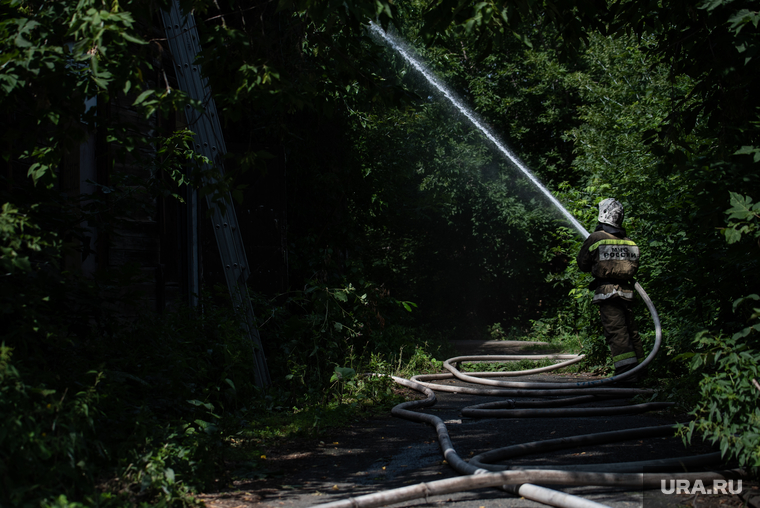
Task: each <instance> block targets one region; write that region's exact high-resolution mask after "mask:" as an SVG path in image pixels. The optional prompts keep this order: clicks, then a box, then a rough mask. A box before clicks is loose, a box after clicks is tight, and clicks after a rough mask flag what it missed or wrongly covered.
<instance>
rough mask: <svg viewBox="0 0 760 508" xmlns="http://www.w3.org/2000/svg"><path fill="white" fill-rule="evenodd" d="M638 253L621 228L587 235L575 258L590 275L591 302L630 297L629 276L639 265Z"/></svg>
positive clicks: (637, 249)
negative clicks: (614, 232)
mask: <svg viewBox="0 0 760 508" xmlns="http://www.w3.org/2000/svg"><path fill="white" fill-rule="evenodd" d="M639 256H640V252H639V247H638V246H637V245H636V244H635V243H634V242H633V241H631V239H630V238H627V237H626V236H625V233H624V232H622V231H621V233H620V234H618V235H615V234H612V233H608V232H606V231H604V230H601V229H599V230H597V231H594V232H593V233H591V235H589V237H588V238H587V239H586V241H585V242H583V247H581V251H580V252H579V253H578V257H577V259H576V261H577V263H578V267H579V268H580V269H581V271H583V272H591V275H593V276H594V282H593V283H592V288H593V289H595V291H594V299H593V303H597V304H598V303H601V302H603V301H604V300H608V299H610V298H622V299H624V300H633V285H632V284H631V279H633V276H634V275H636V272H637V270H638V268H639Z"/></svg>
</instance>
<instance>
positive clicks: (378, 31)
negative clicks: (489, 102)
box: [369, 21, 589, 238]
mask: <svg viewBox="0 0 760 508" xmlns="http://www.w3.org/2000/svg"><path fill="white" fill-rule="evenodd" d="M369 29H370V32H372V33H373V34H374V35H376V36H377V37H380V38H381V39H382V40H383V41H385V42H386V43H387V44H388V45H389V46H390V47H391V48H393V49H394V50H395V51H396V52H397V53H398V54H399V55H401V56H402V57H403V58H404V60H406V61H407V63H408V64H409V65H411V66H412V67H414V68H415V69H416V70H417V72H419V73H420V74H422V76H424V78H425V80H427V82H428V83H430V84H431V85H432V86H433V87H434V88H435V89H436V90H438V91H439V92H440V93H441V94H442V95H443V96H444V97H446V99H447V100H448V101H449V102H450V103H451V104H452V105H453V106H454V107H455V108H457V110H458V111H459V112H460V113H462V115H464V116H465V118H467V119H468V120H469V121H470V123H472V125H474V126H475V128H476V129H478V130H479V131H480V132H481V134H483V136H485V137H486V139H488V141H490V142H491V143H492V144H493V145H494V146H495V147H496V149H497V150H499V152H500V153H501V154H502V155H503V156H504V157H506V158H507V160H509V161H510V162H511V163H512V164H514V165H515V167H517V169H519V170H520V171H521V172H522V173H523V174H524V175H525V176H526V177H527V178H528V180H530V181H531V183H533V185H535V186H536V188H538V190H540V191H541V193H542V194H543V195H544V196H546V198H547V199H549V201H551V203H552V204H553V205H554V206H555V207H557V209H558V210H559V211H560V212H561V213H562V215H563V216H564V217H565V218H566V219H567V220H568V222H570V224H572V225H573V227H574V228H575V229H576V230H577V231H578V233H580V235H581V236H582V237H583V238H586V237H587V236H588V235H589V233H588V231H586V228H584V227H583V226H582V225H581V223H580V222H578V220H577V219H576V218H575V217H573V215H572V214H571V213H570V212H568V211H567V209H566V208H565V207H564V206H562V203H560V202H559V200H558V199H557V198H556V197H554V195H553V194H552V193H551V192H550V191H549V189H547V188H546V187H545V186H544V185H543V184H542V183H541V181H540V180H539V179H538V178H536V176H535V175H534V174H533V173H532V172H531V171H530V169H528V167H527V166H526V165H525V164H524V163H523V162H522V161H521V160H520V159H519V158H518V157H517V155H515V154H514V153H513V152H512V151H511V150H510V149H509V148H507V145H506V144H505V143H504V142H503V141H501V140H499V138H498V137H497V136H496V135H495V134H494V133H493V132H492V131H491V129H489V128H488V127H487V126H486V125H484V124H483V122H482V121H481V120H480V119H479V118H478V117H477V115H476V114H475V112H474V111H472V110H471V109H470V108H468V107H467V106H465V105H464V103H462V101H461V100H459V98H457V96H456V95H454V94H453V93H452V92H451V91H450V90H449V89H448V88H447V87H446V86H445V85H444V84H443V83H441V82H440V81H439V80H438V79H437V78H436V77H435V76H434V75H433V74H432V73H431V72H430V71H429V70H428V69H427V68H426V67H425V66H424V65H423V64H422V63H421V62H420V61H419V60H417V59H416V58H415V57H414V56H412V55H411V54H410V53H409V52H408V51H407V50H406V48H405V47H404V45H403V44H402V43H401V41H399V40H398V39H397V38H396V37H394V36H393V35H391V34H389V33H387V32H386V31H385V30H383V29H382V28H381V27H379V26H378V25H376V24H375V23H372V22H371V21H370V24H369Z"/></svg>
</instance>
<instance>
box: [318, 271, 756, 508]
mask: <svg viewBox="0 0 760 508" xmlns="http://www.w3.org/2000/svg"><path fill="white" fill-rule="evenodd" d="M635 288H636V291H637V292H638V293H639V295H641V297H642V299H643V300H644V303H645V304H646V306H647V308H648V309H649V312H650V314H651V316H652V319H653V321H654V326H655V342H654V346H653V347H652V351H651V352H650V353H649V355H648V356H647V357H646V358H645V359H644V360H643V361H642V362H641V363H640V364H639V365H638V366H636V367H635V368H633V369H631V370H630V371H628V372H625V373H623V374H620V375H618V376H613V377H610V378H606V379H599V380H593V381H583V382H578V383H546V382H519V381H504V380H496V379H489V378H493V377H508V376H515V375H527V374H537V373H540V372H547V371H550V370H555V369H559V368H562V367H566V366H568V365H571V364H573V363H576V362H579V361H581V360H582V359H583V355H536V356H520V355H505V356H460V357H456V358H451V359H449V360H446V362H444V367H445V368H446V370H448V371H449V372H447V373H442V374H426V375H419V376H414V377H413V378H412V379H411V380H409V379H404V378H400V377H396V376H392V377H393V380H394V381H395V382H396V383H398V384H400V385H402V386H405V387H408V388H411V389H412V390H415V391H418V392H420V393H421V394H423V395H425V398H424V399H421V400H414V401H409V402H403V403H401V404H399V405H397V406H395V407H394V408H393V409H392V411H391V414H393V415H394V416H397V417H399V418H404V419H406V420H410V421H414V422H421V423H426V424H428V425H431V426H432V427H434V428H435V430H436V433H437V435H438V442H439V444H440V446H441V451H442V452H443V456H444V458H445V459H446V461H447V462H448V464H449V465H450V466H451V467H452V468H454V470H455V471H457V472H458V473H460V474H462V475H465V476H460V477H457V478H449V479H445V480H438V481H433V482H427V483H420V484H418V485H412V486H408V487H403V488H399V489H393V490H388V491H383V492H377V493H374V494H367V495H364V496H359V497H355V498H349V499H344V500H340V501H334V502H331V503H325V504H321V505H318V506H319V507H320V508H371V507H377V506H386V505H389V504H393V503H399V502H404V501H409V500H412V499H419V498H428V497H429V496H432V495H442V494H450V493H453V492H461V491H465V490H471V489H477V488H483V487H500V488H502V489H504V490H506V491H507V492H511V493H513V494H517V495H519V496H522V497H524V498H526V499H530V500H533V501H537V502H540V503H543V504H547V505H550V506H558V507H562V508H602V507H605V505H602V504H600V503H596V502H594V501H590V500H588V499H584V498H582V497H578V496H574V495H571V494H567V493H564V492H560V491H556V490H552V489H548V488H545V487H540V486H538V485H534V483H545V484H551V485H565V486H592V485H601V486H614V487H628V488H640V489H646V488H657V487H660V485H661V484H660V482H661V481H662V480H669V479H673V480H675V479H680V480H689V481H690V482H694V481H696V480H701V481H702V482H708V481H712V480H719V479H729V478H741V477H743V476H744V474H745V473H744V471H742V470H726V471H713V472H695V473H684V472H683V470H684V468H685V467H695V466H703V465H708V464H715V463H718V462H719V461H720V453H710V454H705V455H698V456H694V457H688V458H676V459H662V460H652V461H640V462H627V463H617V464H601V465H581V466H577V465H576V466H563V467H553V468H552V469H548V468H541V467H533V468H531V469H524V468H519V467H516V466H504V465H499V464H496V462H501V461H504V460H506V459H510V458H515V457H518V456H522V455H527V454H533V453H541V452H548V451H553V450H558V449H564V448H573V447H578V446H586V445H595V444H603V443H612V442H617V441H625V440H630V439H641V438H649V437H657V436H672V435H673V430H674V428H673V426H671V425H663V426H656V427H645V428H640V429H631V430H622V431H613V432H603V433H597V434H587V435H582V436H573V437H568V438H561V439H552V440H547V441H536V442H533V443H525V444H521V445H515V446H508V447H506V448H499V449H496V450H491V451H489V452H486V453H482V454H480V455H477V456H475V457H473V458H471V459H470V461H469V462H467V461H465V460H463V459H462V458H461V457H460V456H459V455H458V454H457V452H456V450H454V447H453V445H452V443H451V438H450V437H449V433H448V429H447V428H446V425H445V424H444V422H443V420H441V419H440V418H439V417H437V416H434V415H430V414H425V413H419V412H417V411H416V410H418V409H422V408H425V407H429V406H433V405H434V404H435V403H436V397H435V393H434V391H433V390H434V389H435V390H439V391H445V392H453V393H460V394H472V395H488V396H504V397H543V396H555V395H576V396H575V397H566V398H563V399H559V400H557V399H554V400H549V401H527V402H515V401H514V400H512V399H506V400H504V401H500V402H496V403H488V404H480V405H476V406H471V407H468V408H465V409H463V410H462V415H463V416H468V417H474V418H484V417H522V418H537V417H564V416H599V415H605V416H606V415H618V414H633V413H642V412H646V411H650V410H653V409H659V408H662V407H665V406H669V405H672V403H663V402H653V403H647V404H635V405H628V406H617V407H590V408H589V407H583V408H564V407H556V406H565V405H574V404H580V403H585V402H589V401H591V400H599V397H621V396H632V395H637V394H643V393H651V392H650V391H649V390H640V389H636V388H621V387H615V386H614V383H616V382H619V381H622V380H625V379H626V378H629V377H631V376H633V375H635V374H636V373H638V372H640V371H642V370H643V369H645V368H646V367H647V365H649V364H650V363H651V362H652V360H653V359H654V357H655V356H656V355H657V352H658V351H659V349H660V346H661V344H662V328H661V326H660V319H659V316H658V315H657V310H656V309H655V308H654V305H653V304H652V301H651V299H650V298H649V296H648V295H647V294H646V292H645V291H644V289H643V288H642V287H641V285H639V284H638V283H636V285H635ZM522 359H531V360H538V359H553V360H559V361H560V363H557V364H554V365H551V366H548V367H541V368H537V369H531V370H527V371H520V372H481V373H469V374H465V373H463V372H461V371H459V370H458V369H457V367H456V366H455V364H456V363H458V362H465V361H514V360H522ZM451 378H457V379H460V380H462V381H466V382H470V383H475V384H479V385H487V386H491V387H493V388H472V387H463V386H453V385H441V384H435V383H431V381H437V380H441V379H451ZM610 385H613V386H610ZM519 406H522V407H519ZM645 467H646V468H647V469H648V470H651V471H673V470H676V471H681V472H678V473H674V474H663V473H657V474H652V473H637V472H636V471H641V470H642V469H643V468H645Z"/></svg>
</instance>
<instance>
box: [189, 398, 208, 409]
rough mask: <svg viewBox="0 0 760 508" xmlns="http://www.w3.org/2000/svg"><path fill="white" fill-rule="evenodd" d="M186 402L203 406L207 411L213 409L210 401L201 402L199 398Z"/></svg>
mask: <svg viewBox="0 0 760 508" xmlns="http://www.w3.org/2000/svg"><path fill="white" fill-rule="evenodd" d="M188 402H189V403H190V404H192V405H193V406H203V407H205V408H206V409H208V410H209V411H213V410H214V405H213V404H211V403H210V402H201V401H200V400H188Z"/></svg>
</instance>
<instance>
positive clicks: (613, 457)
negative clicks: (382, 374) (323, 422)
mask: <svg viewBox="0 0 760 508" xmlns="http://www.w3.org/2000/svg"><path fill="white" fill-rule="evenodd" d="M488 346H489V348H490V350H489V353H490V354H508V353H503V352H499V353H494V352H493V347H492V346H493V345H488ZM475 351H476V354H477V349H475ZM468 354H472V353H470V351H468ZM541 376H543V377H544V378H546V377H547V375H541ZM552 379H557V378H556V377H554V378H552ZM452 383H453V381H452ZM457 383H458V382H457ZM490 400H496V399H494V398H489V397H474V396H463V395H458V394H447V393H439V394H438V403H437V404H436V405H435V406H434V407H432V408H428V409H427V410H426V411H425V412H428V413H430V414H434V415H437V416H439V417H440V418H441V419H443V421H444V422H445V423H446V426H447V428H448V430H449V433H450V435H451V439H452V442H453V445H454V448H455V449H456V451H457V453H458V454H459V455H460V456H461V457H463V458H465V459H466V458H468V457H471V456H473V455H476V454H479V453H482V452H484V451H487V450H490V449H494V448H499V447H503V446H507V445H511V444H519V443H525V442H531V441H536V440H543V439H552V438H557V437H565V436H573V435H581V434H588V433H595V432H603V431H610V430H622V429H629V428H637V427H647V426H653V425H663V424H668V423H674V422H675V420H677V419H678V418H679V417H678V416H674V415H672V414H668V413H647V414H645V415H635V416H614V417H568V418H521V419H494V418H491V419H484V420H475V419H468V418H464V417H462V416H461V413H460V411H461V409H462V408H463V407H465V406H468V405H473V404H479V403H482V402H488V401H490ZM709 451H711V449H710V447H709V446H707V445H700V446H698V447H695V448H692V449H691V450H686V449H685V448H684V446H683V443H682V442H681V440H680V439H677V438H655V439H647V440H638V441H633V442H623V443H615V444H609V445H599V446H593V447H589V448H587V449H574V450H562V451H556V452H552V453H548V454H544V455H542V456H540V457H521V458H517V459H515V460H514V461H512V462H510V464H516V465H531V466H532V465H538V464H543V465H554V464H577V463H609V462H627V461H637V460H648V459H654V458H669V457H678V456H687V455H693V454H695V453H706V452H709ZM262 453H263V454H264V455H265V456H266V464H267V466H268V467H267V470H268V471H269V473H268V474H267V475H266V476H264V477H261V476H258V477H256V476H255V475H254V477H253V478H249V479H241V480H236V481H234V482H233V484H231V485H225V486H223V487H222V486H220V489H219V490H218V491H217V492H207V493H204V494H201V495H198V498H199V499H200V500H202V501H204V502H205V503H206V505H207V506H208V507H210V508H244V507H256V508H302V507H308V506H314V505H319V504H323V503H327V502H331V501H335V500H339V499H345V498H348V497H356V496H360V495H363V494H368V493H373V492H378V491H382V490H387V489H392V488H397V487H402V486H407V485H411V484H417V483H420V482H430V481H435V480H439V479H444V478H450V477H454V476H457V474H456V473H455V472H454V471H453V470H452V469H451V467H449V466H448V464H446V462H445V461H444V460H443V457H442V455H441V451H440V447H439V445H438V442H437V439H436V435H435V432H434V430H433V429H432V427H428V426H426V425H424V424H420V423H413V422H409V421H405V420H401V419H397V418H393V417H391V416H390V415H388V416H383V417H379V418H375V419H372V420H365V421H361V422H357V423H354V424H353V425H351V426H350V427H347V428H342V429H336V430H333V431H328V433H327V434H325V435H323V436H322V437H320V438H318V439H305V438H304V439H296V440H292V441H289V442H283V443H279V444H277V445H273V446H271V447H270V448H268V449H265V450H263V451H262ZM563 490H565V491H566V492H571V493H573V494H576V495H579V496H582V497H585V498H588V499H591V500H593V501H596V502H598V503H601V504H604V505H607V506H611V507H613V508H628V507H637V506H643V507H644V508H672V507H677V506H690V507H693V508H739V507H743V506H749V507H750V508H760V490H758V485H757V484H756V483H753V482H749V481H747V480H746V479H745V480H744V481H743V485H742V494H743V496H742V495H738V494H737V495H722V494H720V495H699V494H697V495H696V496H693V495H684V494H681V495H675V494H672V495H667V496H666V495H664V494H661V493H660V492H653V491H646V492H645V493H642V492H641V491H638V492H635V491H621V490H615V489H611V488H603V487H573V488H570V489H563ZM747 499H749V500H750V503H749V505H748V504H747ZM428 501H429V502H426V501H425V500H424V499H423V500H419V501H413V502H408V503H402V504H398V505H394V506H417V505H420V506H424V505H426V504H433V505H451V506H452V507H453V506H456V508H490V507H496V506H499V507H502V506H503V507H526V508H532V507H540V506H544V505H541V504H538V503H535V502H533V501H529V500H526V499H522V498H519V497H516V496H512V495H510V494H507V493H505V492H504V491H501V490H498V489H481V490H476V491H471V492H463V493H457V494H452V495H449V496H440V497H435V498H430V499H429V500H428Z"/></svg>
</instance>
